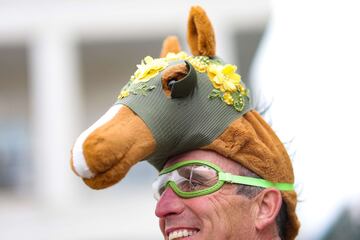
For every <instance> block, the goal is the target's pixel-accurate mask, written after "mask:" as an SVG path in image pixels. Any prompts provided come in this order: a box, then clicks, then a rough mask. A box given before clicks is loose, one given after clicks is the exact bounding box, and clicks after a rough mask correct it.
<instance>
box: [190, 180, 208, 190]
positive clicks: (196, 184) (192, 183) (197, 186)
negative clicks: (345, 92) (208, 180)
mask: <svg viewBox="0 0 360 240" xmlns="http://www.w3.org/2000/svg"><path fill="white" fill-rule="evenodd" d="M189 183H190V189H191V191H194V190H201V189H203V188H204V187H205V185H204V184H203V183H202V182H199V181H194V180H192V181H189Z"/></svg>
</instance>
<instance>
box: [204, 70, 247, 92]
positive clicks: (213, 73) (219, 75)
mask: <svg viewBox="0 0 360 240" xmlns="http://www.w3.org/2000/svg"><path fill="white" fill-rule="evenodd" d="M236 69H237V67H236V66H235V65H231V64H226V65H215V64H212V65H210V66H209V67H208V69H207V70H208V76H209V78H210V80H211V82H212V84H213V86H214V87H215V88H216V89H220V91H222V92H231V93H232V92H235V91H236V90H238V89H240V88H241V83H240V79H241V77H240V75H239V74H237V73H236Z"/></svg>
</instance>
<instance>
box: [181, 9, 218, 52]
mask: <svg viewBox="0 0 360 240" xmlns="http://www.w3.org/2000/svg"><path fill="white" fill-rule="evenodd" d="M187 40H188V44H189V46H190V49H191V53H192V54H193V55H194V56H199V55H200V56H209V57H212V56H215V51H216V50H215V34H214V30H213V27H212V25H211V22H210V20H209V18H208V17H207V15H206V13H205V11H204V10H203V9H202V8H201V7H199V6H193V7H191V10H190V14H189V19H188V32H187Z"/></svg>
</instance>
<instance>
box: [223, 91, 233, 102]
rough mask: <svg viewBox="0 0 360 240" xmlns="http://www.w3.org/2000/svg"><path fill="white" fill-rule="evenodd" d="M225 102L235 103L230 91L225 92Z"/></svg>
mask: <svg viewBox="0 0 360 240" xmlns="http://www.w3.org/2000/svg"><path fill="white" fill-rule="evenodd" d="M224 102H225V103H226V104H228V105H233V104H234V99H233V98H232V96H231V94H230V93H229V92H225V93H224Z"/></svg>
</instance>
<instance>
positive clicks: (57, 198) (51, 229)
mask: <svg viewBox="0 0 360 240" xmlns="http://www.w3.org/2000/svg"><path fill="white" fill-rule="evenodd" d="M194 4H200V5H202V6H203V7H204V8H205V10H206V11H207V13H208V15H209V17H210V19H211V21H212V22H213V26H214V29H215V33H216V38H217V53H218V55H219V56H221V57H222V58H223V59H225V60H226V61H227V62H229V63H234V64H236V65H237V66H238V67H239V69H240V72H241V75H242V78H243V80H244V81H245V82H247V84H248V85H250V86H251V87H252V88H253V91H252V94H253V95H254V97H255V99H256V100H255V104H256V105H257V106H258V107H259V109H260V110H261V109H265V108H267V107H268V106H271V108H270V111H269V112H268V113H267V115H266V119H267V120H268V121H269V122H271V123H272V125H273V127H274V129H275V130H276V132H277V133H278V135H279V136H280V138H281V139H282V140H283V142H284V143H286V145H287V147H288V149H289V152H290V154H291V155H292V157H293V164H294V169H295V174H296V186H297V190H298V192H299V200H300V202H299V204H298V214H299V217H300V220H301V222H302V228H301V231H300V234H299V237H298V239H304V240H308V239H309V240H312V239H360V230H359V229H360V188H359V187H358V184H359V183H360V180H359V179H360V178H359V170H358V169H359V166H360V164H359V163H358V162H359V160H360V158H359V154H358V149H359V148H360V145H359V140H358V136H360V127H359V122H360V116H359V106H358V104H359V103H360V94H359V87H360V84H359V81H360V67H359V64H360V30H359V23H360V15H359V14H358V13H359V10H360V8H359V4H357V2H356V1H339V0H338V1H315V0H312V1H309V0H302V1H295V0H293V1H291V0H288V1H281V0H274V1H268V0H256V1H254V0H236V1H235V0H222V1H176V2H175V1H165V0H164V1H144V0H133V1H115V0H112V1H111V0H102V1H100V0H94V1H85V0H77V1H66V0H63V1H60V0H59V1H55V0H26V1H25V0H11V1H10V0H8V1H6V0H0V239H1V240H10V239H11V240H17V239H37V240H42V239H44V240H45V239H46V240H48V239H51V240H53V239H54V240H58V239H59V240H60V239H61V240H63V239H64V240H100V239H101V240H113V239H135V240H136V239H154V240H155V239H161V233H160V231H159V230H158V223H157V222H158V221H157V219H156V217H155V215H154V208H155V205H156V202H155V200H153V197H152V193H151V183H152V181H153V180H154V178H155V177H156V171H155V170H154V169H153V168H152V167H151V166H149V165H148V164H147V163H141V164H139V165H138V166H136V167H134V168H133V171H131V172H130V173H129V174H128V176H127V177H126V179H125V180H123V181H122V182H120V183H118V184H117V185H116V186H114V187H112V188H110V189H106V190H101V191H94V190H90V189H89V188H88V187H86V186H85V184H83V183H82V181H81V180H80V179H79V178H78V177H76V176H75V175H74V174H73V173H72V172H71V171H70V168H69V159H70V149H71V146H72V144H73V143H74V141H75V139H76V137H77V136H78V135H79V134H80V133H81V132H82V131H83V130H84V129H86V128H87V127H88V126H90V125H91V124H92V123H94V122H95V121H96V120H97V119H98V118H99V117H100V116H102V114H103V113H105V112H106V110H107V109H108V108H109V107H110V106H111V105H112V104H113V103H114V102H115V100H116V97H117V95H118V93H119V91H120V89H121V87H122V86H123V85H124V84H125V83H126V82H127V81H128V80H129V77H130V76H131V75H132V74H133V72H134V71H135V70H136V64H138V63H139V62H140V60H141V59H142V58H143V57H145V56H146V55H151V56H153V57H156V56H158V54H159V52H160V49H161V44H162V40H163V39H164V38H165V37H166V36H167V35H178V36H179V38H180V40H181V43H182V46H183V49H184V50H185V51H188V48H187V44H186V38H185V36H186V24H187V16H188V11H189V8H190V6H191V5H194Z"/></svg>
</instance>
